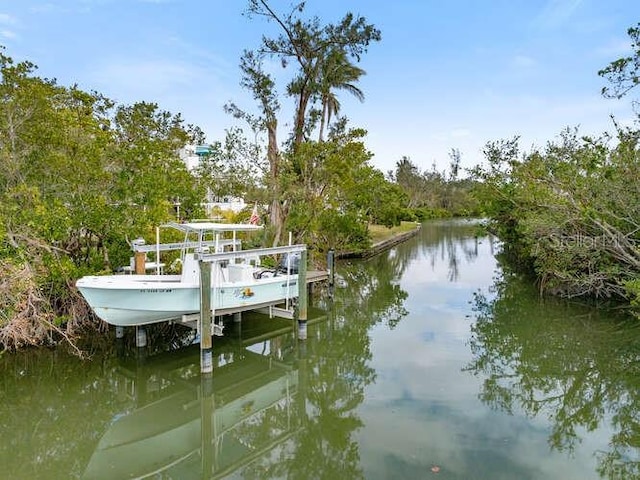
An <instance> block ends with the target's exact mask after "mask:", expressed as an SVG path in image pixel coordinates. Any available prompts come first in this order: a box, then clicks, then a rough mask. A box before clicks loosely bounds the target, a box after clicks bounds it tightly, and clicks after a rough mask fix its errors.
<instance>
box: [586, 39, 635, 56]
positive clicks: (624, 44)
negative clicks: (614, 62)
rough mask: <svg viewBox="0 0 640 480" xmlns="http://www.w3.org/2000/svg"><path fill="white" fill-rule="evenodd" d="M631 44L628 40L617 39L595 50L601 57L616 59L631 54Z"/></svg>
mask: <svg viewBox="0 0 640 480" xmlns="http://www.w3.org/2000/svg"><path fill="white" fill-rule="evenodd" d="M631 51H632V49H631V42H630V40H629V39H628V38H617V39H615V40H611V41H610V42H609V43H607V44H605V45H602V46H601V47H599V48H597V49H596V50H595V53H596V55H597V56H599V57H605V58H611V59H615V58H618V57H622V56H625V55H629V54H631Z"/></svg>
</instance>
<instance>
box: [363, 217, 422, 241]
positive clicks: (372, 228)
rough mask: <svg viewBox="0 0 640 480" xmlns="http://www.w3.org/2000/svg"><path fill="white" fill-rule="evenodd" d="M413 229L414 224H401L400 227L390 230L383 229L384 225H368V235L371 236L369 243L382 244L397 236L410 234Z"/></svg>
mask: <svg viewBox="0 0 640 480" xmlns="http://www.w3.org/2000/svg"><path fill="white" fill-rule="evenodd" d="M415 228H416V223H415V222H402V223H401V224H400V225H397V226H395V227H391V228H388V227H385V226H384V225H369V234H370V235H371V242H372V243H373V244H374V245H375V244H376V243H380V242H384V241H386V240H389V239H391V238H393V237H395V236H397V235H402V234H403V233H407V232H411V231H413V230H415Z"/></svg>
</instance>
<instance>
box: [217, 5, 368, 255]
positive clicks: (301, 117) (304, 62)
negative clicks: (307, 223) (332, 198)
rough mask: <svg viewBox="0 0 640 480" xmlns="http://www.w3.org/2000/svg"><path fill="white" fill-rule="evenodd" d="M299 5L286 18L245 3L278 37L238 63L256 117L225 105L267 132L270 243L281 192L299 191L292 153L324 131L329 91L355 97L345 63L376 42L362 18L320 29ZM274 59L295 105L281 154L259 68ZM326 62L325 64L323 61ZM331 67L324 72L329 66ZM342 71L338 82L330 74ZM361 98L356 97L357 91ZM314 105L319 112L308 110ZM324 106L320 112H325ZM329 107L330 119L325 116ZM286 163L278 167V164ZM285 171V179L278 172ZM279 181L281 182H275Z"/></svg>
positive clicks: (286, 208)
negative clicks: (317, 130)
mask: <svg viewBox="0 0 640 480" xmlns="http://www.w3.org/2000/svg"><path fill="white" fill-rule="evenodd" d="M304 7H305V2H299V3H297V4H295V5H294V6H293V8H292V9H291V10H290V12H289V13H288V14H285V15H280V14H278V13H277V12H276V11H275V10H274V9H273V8H272V7H271V6H270V5H269V2H268V1H266V0H249V5H248V9H247V14H248V15H249V16H250V17H263V18H266V19H267V20H268V21H272V22H274V23H275V24H276V25H277V27H278V29H279V30H280V32H281V33H280V34H279V35H278V36H276V37H275V38H270V37H267V36H264V37H263V39H262V44H261V46H260V47H259V48H258V49H257V50H256V51H247V52H245V53H244V54H243V57H242V59H241V64H240V67H241V70H242V72H243V77H242V78H243V80H242V85H243V86H244V87H245V88H247V89H248V90H250V91H251V92H252V93H253V95H254V98H255V99H256V100H257V101H258V104H259V105H260V115H259V117H257V118H256V117H253V116H251V115H248V114H247V113H246V112H244V111H242V110H240V109H239V108H238V107H236V106H235V105H230V106H229V108H228V111H230V112H231V113H233V114H234V115H236V116H237V117H239V118H244V119H245V120H247V121H248V122H249V124H250V125H251V127H252V129H254V130H256V129H260V130H261V131H266V133H267V158H268V161H269V165H270V172H269V177H268V182H267V184H268V187H269V190H270V220H271V225H272V228H273V235H274V239H273V244H274V245H277V244H278V243H279V242H280V239H281V236H282V232H283V228H284V225H285V222H286V220H287V217H288V215H289V212H290V209H291V203H290V200H291V198H292V197H295V196H296V195H297V194H295V193H293V194H292V192H287V191H286V190H285V189H293V190H295V189H297V188H301V187H302V183H303V181H304V179H303V178H302V173H303V172H302V168H303V167H304V165H303V163H304V161H305V160H304V159H303V158H302V157H299V156H298V155H297V153H299V151H300V147H301V145H302V143H303V142H304V141H305V140H306V139H308V138H309V136H310V133H311V131H312V130H313V128H314V127H315V125H316V122H317V119H318V117H319V114H318V112H320V115H321V116H322V121H323V122H324V123H323V126H322V129H323V130H324V128H325V126H326V122H327V118H328V119H329V120H330V118H331V114H333V113H335V111H337V107H339V104H338V103H337V99H336V98H335V96H332V92H331V89H332V88H343V89H348V90H350V91H352V92H356V94H357V92H360V91H359V89H357V88H356V87H355V85H353V81H355V80H357V78H358V77H359V76H360V75H361V74H362V73H363V71H361V70H360V69H357V67H354V66H353V64H352V63H351V60H352V59H355V60H359V58H360V55H362V54H363V53H364V52H365V51H366V50H367V47H368V45H369V43H370V42H372V41H377V40H379V39H380V32H379V30H377V29H375V28H374V27H373V26H372V25H369V24H367V23H366V21H365V19H364V17H354V15H353V14H351V13H348V14H346V15H345V16H344V18H343V19H342V20H341V21H340V22H339V23H338V24H335V25H334V24H326V25H323V24H321V22H320V19H318V18H317V17H314V18H312V19H310V20H305V19H302V18H301V17H302V14H303V12H304ZM265 57H267V58H276V59H278V60H280V63H281V65H282V66H283V68H284V69H287V67H288V66H289V65H293V66H294V69H293V71H292V75H291V77H290V80H289V82H288V83H287V85H286V87H285V89H284V90H285V91H286V94H287V96H289V97H292V98H293V99H294V103H295V112H294V122H293V131H292V132H291V135H290V143H289V144H288V146H287V147H286V150H287V152H286V155H282V154H281V153H280V150H279V144H278V139H277V126H278V118H277V115H278V113H279V110H280V104H279V102H278V97H277V91H276V84H275V81H274V79H273V77H272V76H271V75H269V74H266V73H265V72H264V70H263V68H262V60H263V59H264V58H265ZM329 58H331V62H328V61H327V60H328V59H329ZM330 63H332V64H333V67H332V68H330V67H329V64H330ZM323 66H324V67H325V72H324V73H326V78H325V86H324V91H321V83H322V73H323V71H322V68H323ZM340 70H342V73H341V77H337V76H336V75H334V77H333V79H332V78H331V76H330V74H335V73H336V72H337V71H340ZM360 93H361V92H360ZM315 102H320V107H321V110H318V109H317V108H312V107H313V104H314V103H315ZM323 102H324V103H323ZM325 107H326V108H325ZM329 108H331V114H329V113H328V110H329ZM285 158H286V162H287V163H288V165H286V167H283V162H284V161H285ZM285 170H286V175H284V172H285ZM281 176H282V178H280V177H281Z"/></svg>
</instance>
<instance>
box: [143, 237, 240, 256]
mask: <svg viewBox="0 0 640 480" xmlns="http://www.w3.org/2000/svg"><path fill="white" fill-rule="evenodd" d="M216 245H217V246H218V248H224V247H228V246H231V247H235V248H236V250H239V249H240V246H241V245H242V241H241V240H237V239H236V240H232V239H228V240H227V239H225V240H217V241H216V240H203V241H202V242H196V241H193V242H174V243H158V244H156V243H153V244H150V245H138V244H134V245H133V247H132V248H133V251H134V252H142V253H154V252H157V251H160V252H166V251H170V250H189V249H196V248H200V247H203V246H204V247H215V246H216Z"/></svg>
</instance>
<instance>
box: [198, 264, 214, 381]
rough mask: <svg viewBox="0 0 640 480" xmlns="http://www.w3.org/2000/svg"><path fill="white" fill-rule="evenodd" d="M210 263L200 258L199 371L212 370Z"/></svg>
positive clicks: (206, 371)
mask: <svg viewBox="0 0 640 480" xmlns="http://www.w3.org/2000/svg"><path fill="white" fill-rule="evenodd" d="M212 318H213V313H212V311H211V263H210V262H203V261H202V260H200V324H199V325H198V327H199V331H200V372H201V373H211V372H213V358H212V357H213V339H212V336H211V333H212V332H211V322H212Z"/></svg>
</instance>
